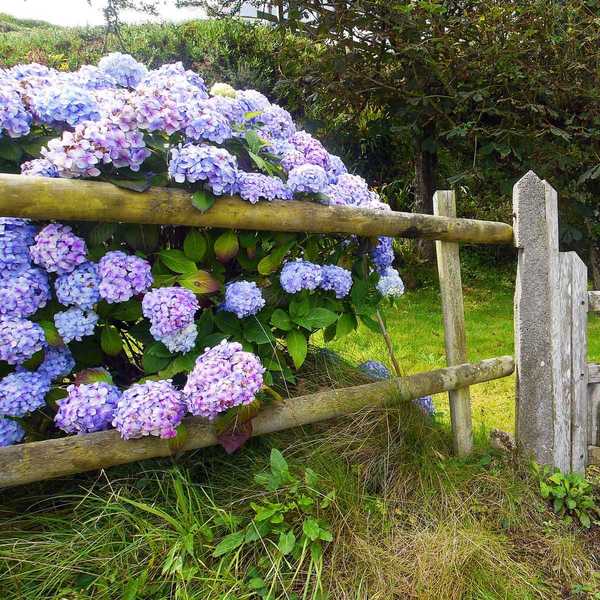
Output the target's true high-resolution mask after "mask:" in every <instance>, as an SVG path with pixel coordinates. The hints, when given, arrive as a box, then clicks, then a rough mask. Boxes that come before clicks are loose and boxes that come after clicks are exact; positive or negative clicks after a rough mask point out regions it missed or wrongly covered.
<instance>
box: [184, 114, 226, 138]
mask: <svg viewBox="0 0 600 600" xmlns="http://www.w3.org/2000/svg"><path fill="white" fill-rule="evenodd" d="M188 115H189V113H188ZM185 135H186V136H187V137H188V138H189V139H190V140H194V141H198V140H208V141H211V142H215V144H222V143H223V142H224V141H225V140H227V139H229V138H230V137H231V136H232V131H231V124H230V123H229V120H228V119H227V117H225V116H224V115H221V114H220V113H218V112H217V111H215V110H211V109H210V108H202V107H198V109H196V110H194V111H193V112H192V114H191V115H189V121H188V123H187V127H186V128H185Z"/></svg>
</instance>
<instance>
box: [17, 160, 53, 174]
mask: <svg viewBox="0 0 600 600" xmlns="http://www.w3.org/2000/svg"><path fill="white" fill-rule="evenodd" d="M21 175H27V176H30V177H58V169H57V168H56V166H55V165H53V164H52V163H51V162H50V161H49V160H47V159H46V158H35V159H34V160H29V161H27V162H24V163H23V164H22V165H21Z"/></svg>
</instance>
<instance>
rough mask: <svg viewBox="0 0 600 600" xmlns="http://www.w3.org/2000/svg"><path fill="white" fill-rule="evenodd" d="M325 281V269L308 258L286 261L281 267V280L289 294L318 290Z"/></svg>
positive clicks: (282, 285)
mask: <svg viewBox="0 0 600 600" xmlns="http://www.w3.org/2000/svg"><path fill="white" fill-rule="evenodd" d="M322 281H323V271H322V270H321V267H320V266H319V265H315V264H313V263H311V262H309V261H307V260H299V259H298V260H294V261H290V262H287V263H285V265H283V268H282V269H281V274H280V276H279V282H280V283H281V287H282V288H283V289H284V291H286V292H287V293H288V294H296V293H297V292H299V291H300V290H316V289H317V288H318V287H319V286H320V285H321V282H322Z"/></svg>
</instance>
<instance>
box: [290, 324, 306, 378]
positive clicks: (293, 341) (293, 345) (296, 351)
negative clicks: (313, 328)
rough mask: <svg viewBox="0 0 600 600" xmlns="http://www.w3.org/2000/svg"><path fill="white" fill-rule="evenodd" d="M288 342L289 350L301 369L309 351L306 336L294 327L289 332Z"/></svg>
mask: <svg viewBox="0 0 600 600" xmlns="http://www.w3.org/2000/svg"><path fill="white" fill-rule="evenodd" d="M286 342H287V348H288V352H289V353H290V356H291V357H292V360H293V361H294V366H295V367H296V369H299V368H300V367H301V366H302V364H303V363H304V360H305V359H306V354H307V352H308V344H307V342H306V338H305V337H304V334H303V333H302V332H300V331H298V330H297V329H293V330H292V331H290V332H289V333H288V334H287V337H286Z"/></svg>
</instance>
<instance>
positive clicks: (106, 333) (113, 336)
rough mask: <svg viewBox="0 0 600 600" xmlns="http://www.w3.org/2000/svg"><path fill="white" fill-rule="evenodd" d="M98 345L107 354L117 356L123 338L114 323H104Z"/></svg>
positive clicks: (121, 346)
mask: <svg viewBox="0 0 600 600" xmlns="http://www.w3.org/2000/svg"><path fill="white" fill-rule="evenodd" d="M100 347H101V348H102V350H103V351H104V352H105V353H106V354H108V355H109V356H117V354H119V353H120V352H121V350H122V349H123V340H122V339H121V334H120V333H119V330H118V329H117V328H116V327H115V326H114V325H106V326H105V327H104V328H103V329H102V333H101V335H100Z"/></svg>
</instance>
